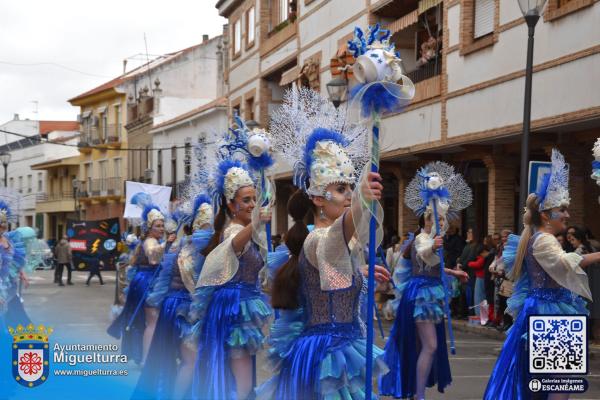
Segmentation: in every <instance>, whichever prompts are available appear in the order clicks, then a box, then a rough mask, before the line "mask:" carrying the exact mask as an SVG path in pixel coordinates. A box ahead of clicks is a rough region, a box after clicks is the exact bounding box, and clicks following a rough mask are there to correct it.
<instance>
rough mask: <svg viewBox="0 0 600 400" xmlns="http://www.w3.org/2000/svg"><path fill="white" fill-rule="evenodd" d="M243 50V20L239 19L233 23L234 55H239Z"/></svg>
mask: <svg viewBox="0 0 600 400" xmlns="http://www.w3.org/2000/svg"><path fill="white" fill-rule="evenodd" d="M241 50H242V21H241V20H239V19H238V20H237V21H235V23H234V24H233V55H234V56H235V55H237V54H238V53H239V52H240V51H241Z"/></svg>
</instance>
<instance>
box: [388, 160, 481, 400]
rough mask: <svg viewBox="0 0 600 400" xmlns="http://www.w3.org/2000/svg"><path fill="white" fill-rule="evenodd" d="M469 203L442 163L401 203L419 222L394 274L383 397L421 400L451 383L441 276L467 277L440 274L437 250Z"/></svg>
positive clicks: (466, 191)
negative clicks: (449, 222) (433, 388)
mask: <svg viewBox="0 0 600 400" xmlns="http://www.w3.org/2000/svg"><path fill="white" fill-rule="evenodd" d="M471 198H472V195H471V190H470V188H469V187H468V186H467V184H466V182H465V181H464V180H463V179H462V177H461V176H460V175H458V174H456V173H455V172H454V168H453V167H452V166H450V165H448V164H445V163H442V162H434V163H430V164H428V165H427V166H425V167H424V168H423V169H421V170H419V171H418V172H417V175H416V176H415V178H414V179H413V180H412V181H411V182H410V184H409V185H408V187H407V188H406V197H405V203H406V205H407V206H408V207H409V208H411V209H413V210H414V211H415V213H416V214H417V216H419V217H420V221H419V230H418V231H417V232H416V236H415V237H414V239H413V240H412V241H410V242H408V243H407V244H405V248H404V253H403V257H402V258H401V259H400V262H399V264H398V265H397V266H396V268H395V272H394V283H395V285H396V300H395V304H397V306H396V307H395V308H396V319H395V321H394V325H393V327H392V331H391V333H390V338H389V340H388V342H387V344H386V346H385V357H384V360H385V362H386V363H387V365H388V366H389V368H390V372H389V373H388V374H387V375H385V376H383V377H382V378H381V379H380V381H379V390H380V393H381V394H382V395H387V396H393V397H395V398H411V397H413V398H415V399H417V400H421V399H424V398H425V389H426V387H431V386H433V385H435V384H436V383H437V388H438V391H439V392H443V391H444V388H445V387H446V386H448V385H449V384H450V383H451V382H452V377H451V373H450V363H449V361H448V350H447V347H446V332H445V328H444V314H445V313H446V311H447V310H448V308H447V307H446V305H447V303H446V302H447V301H448V300H449V298H448V295H447V292H446V288H447V287H449V284H448V283H447V284H446V286H445V285H444V282H443V281H442V278H443V273H442V272H444V273H445V274H447V275H448V276H453V277H455V278H457V279H459V280H461V281H463V282H465V281H466V280H467V279H468V275H467V273H466V272H464V271H461V270H454V269H448V268H445V269H444V271H442V268H444V266H443V264H441V259H440V254H441V252H440V249H443V245H444V241H443V237H444V234H445V231H446V226H447V219H448V218H451V217H453V216H456V214H457V213H458V212H459V211H460V210H462V209H464V208H466V207H468V206H469V205H470V203H471ZM436 213H437V215H436ZM436 219H437V223H436Z"/></svg>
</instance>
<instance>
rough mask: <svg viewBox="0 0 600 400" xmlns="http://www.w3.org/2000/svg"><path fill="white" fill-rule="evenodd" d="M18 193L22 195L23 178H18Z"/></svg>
mask: <svg viewBox="0 0 600 400" xmlns="http://www.w3.org/2000/svg"><path fill="white" fill-rule="evenodd" d="M19 193H23V177H22V176H20V177H19Z"/></svg>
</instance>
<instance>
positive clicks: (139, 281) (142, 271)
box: [107, 266, 155, 364]
mask: <svg viewBox="0 0 600 400" xmlns="http://www.w3.org/2000/svg"><path fill="white" fill-rule="evenodd" d="M154 272H155V268H151V267H148V266H146V267H145V268H138V271H137V273H136V274H135V276H134V278H133V280H132V281H131V283H130V284H129V290H128V292H127V299H126V300H125V306H124V307H123V311H121V314H119V316H118V317H117V318H116V319H115V320H114V321H113V323H112V324H111V325H110V326H109V327H108V330H107V332H108V334H109V335H111V336H113V337H114V338H116V339H121V354H126V355H127V357H128V358H129V359H130V360H133V361H135V362H136V363H138V364H139V363H141V362H142V353H143V343H142V339H143V336H144V329H145V328H146V315H145V312H144V307H143V305H142V307H140V310H139V311H138V313H137V314H136V316H135V318H134V320H133V323H132V324H131V328H130V329H129V331H127V330H126V329H125V328H126V327H127V324H129V320H130V319H131V316H132V315H133V313H134V312H135V309H136V307H137V306H138V303H139V302H140V300H141V299H142V297H143V296H144V294H145V292H146V289H147V288H148V286H149V285H150V283H151V281H152V277H153V276H154Z"/></svg>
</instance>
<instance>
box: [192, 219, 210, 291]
mask: <svg viewBox="0 0 600 400" xmlns="http://www.w3.org/2000/svg"><path fill="white" fill-rule="evenodd" d="M214 232H215V231H214V230H213V229H212V228H210V229H197V230H195V231H194V233H192V239H191V240H192V244H193V245H194V248H195V253H196V255H197V256H196V258H195V259H194V282H197V281H198V277H199V276H200V272H202V266H203V265H204V260H205V259H206V257H204V255H202V251H203V250H204V249H205V248H206V246H208V243H209V242H210V240H211V239H212V237H213V234H214Z"/></svg>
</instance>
